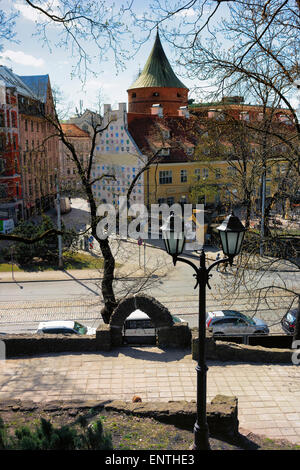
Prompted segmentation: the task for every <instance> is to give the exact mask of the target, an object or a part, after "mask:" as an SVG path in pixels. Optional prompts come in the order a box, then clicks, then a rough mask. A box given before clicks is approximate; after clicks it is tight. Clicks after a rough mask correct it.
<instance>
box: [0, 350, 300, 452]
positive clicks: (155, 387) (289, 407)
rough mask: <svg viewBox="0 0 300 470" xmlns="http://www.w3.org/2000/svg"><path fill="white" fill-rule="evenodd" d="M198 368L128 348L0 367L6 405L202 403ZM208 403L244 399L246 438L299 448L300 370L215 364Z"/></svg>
mask: <svg viewBox="0 0 300 470" xmlns="http://www.w3.org/2000/svg"><path fill="white" fill-rule="evenodd" d="M195 366H196V362H195V361H194V360H192V357H191V355H190V354H188V353H186V351H181V350H173V351H163V350H160V349H159V348H156V347H143V348H141V347H123V348H122V349H120V350H115V351H112V352H110V353H98V354H55V355H54V354H53V355H47V356H40V357H31V358H22V359H8V360H6V361H0V401H1V400H6V399H10V400H11V399H22V400H27V399H28V400H33V401H37V402H39V401H43V402H48V401H52V400H76V399H80V400H113V399H121V400H125V401H131V400H132V397H133V395H139V396H140V397H141V398H142V400H143V401H144V402H147V401H163V402H166V401H169V400H188V401H191V400H195V399H196V371H195ZM208 367H209V369H208V376H207V377H208V384H207V385H208V387H207V398H208V402H210V401H211V399H212V398H213V397H214V396H216V395H217V394H224V395H228V396H236V397H237V398H238V418H239V424H240V429H241V430H243V432H244V431H245V430H246V431H248V432H253V433H256V434H259V435H265V436H267V437H269V438H282V439H287V440H289V441H291V442H292V443H296V444H300V368H299V367H298V366H296V365H293V364H292V363H291V364H286V365H267V364H236V363H219V362H212V361H209V362H208Z"/></svg>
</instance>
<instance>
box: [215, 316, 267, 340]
mask: <svg viewBox="0 0 300 470" xmlns="http://www.w3.org/2000/svg"><path fill="white" fill-rule="evenodd" d="M206 327H207V328H208V329H209V330H211V331H212V333H213V335H214V336H217V335H225V336H226V335H236V336H240V335H268V334H269V328H268V325H267V324H266V323H265V322H264V321H263V320H260V319H259V318H251V317H248V316H247V315H244V314H243V313H241V312H238V311H236V310H218V311H215V312H207V315H206Z"/></svg>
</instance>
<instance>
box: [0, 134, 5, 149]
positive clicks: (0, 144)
mask: <svg viewBox="0 0 300 470" xmlns="http://www.w3.org/2000/svg"><path fill="white" fill-rule="evenodd" d="M5 141H6V139H5V136H4V135H0V150H5V146H6V142H5Z"/></svg>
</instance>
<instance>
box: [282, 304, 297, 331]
mask: <svg viewBox="0 0 300 470" xmlns="http://www.w3.org/2000/svg"><path fill="white" fill-rule="evenodd" d="M297 314H298V309H297V308H293V309H292V310H289V311H288V312H287V313H286V314H285V315H284V316H283V317H282V319H281V326H282V329H283V331H284V332H285V333H286V334H288V335H293V334H294V332H295V326H296V320H297Z"/></svg>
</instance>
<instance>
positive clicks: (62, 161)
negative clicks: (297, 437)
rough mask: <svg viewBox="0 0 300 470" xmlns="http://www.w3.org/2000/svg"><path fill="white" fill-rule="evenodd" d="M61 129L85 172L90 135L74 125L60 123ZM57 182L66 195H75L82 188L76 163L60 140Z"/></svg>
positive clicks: (89, 147) (88, 154)
mask: <svg viewBox="0 0 300 470" xmlns="http://www.w3.org/2000/svg"><path fill="white" fill-rule="evenodd" d="M61 128H62V130H63V132H64V135H65V137H66V138H67V140H68V141H69V142H70V143H71V144H72V145H73V146H74V149H75V152H76V155H77V158H78V160H79V162H80V164H81V166H82V169H83V170H86V169H87V167H88V162H89V157H90V151H91V142H92V140H91V137H90V134H89V133H88V132H86V131H84V130H82V129H80V127H78V126H76V124H65V123H62V124H61ZM59 182H60V189H61V190H62V191H64V192H67V193H68V195H71V194H76V193H77V192H78V191H80V190H81V188H82V185H81V179H80V176H79V174H78V168H77V166H76V163H75V162H74V159H73V158H72V156H71V152H70V150H69V149H68V148H67V147H66V145H64V144H63V142H62V141H61V140H60V141H59Z"/></svg>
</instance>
